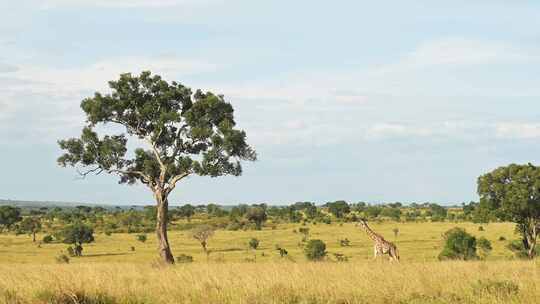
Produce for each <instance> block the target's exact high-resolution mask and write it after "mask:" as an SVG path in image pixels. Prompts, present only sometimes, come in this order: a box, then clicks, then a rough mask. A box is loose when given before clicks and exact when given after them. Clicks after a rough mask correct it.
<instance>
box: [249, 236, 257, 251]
mask: <svg viewBox="0 0 540 304" xmlns="http://www.w3.org/2000/svg"><path fill="white" fill-rule="evenodd" d="M248 245H249V248H251V249H253V250H256V249H257V247H259V240H257V239H256V238H252V239H250V240H249V242H248Z"/></svg>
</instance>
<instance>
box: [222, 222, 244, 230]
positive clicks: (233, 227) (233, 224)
mask: <svg viewBox="0 0 540 304" xmlns="http://www.w3.org/2000/svg"><path fill="white" fill-rule="evenodd" d="M225 229H227V230H229V231H237V230H240V229H242V225H241V224H240V223H238V222H231V223H229V224H228V225H227V227H226V228H225Z"/></svg>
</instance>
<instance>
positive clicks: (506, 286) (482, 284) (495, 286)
mask: <svg viewBox="0 0 540 304" xmlns="http://www.w3.org/2000/svg"><path fill="white" fill-rule="evenodd" d="M472 287H473V293H474V294H475V295H477V296H479V297H481V296H483V295H492V296H493V295H494V296H496V297H497V298H508V297H510V296H515V295H517V294H518V292H519V286H518V285H517V284H516V283H514V282H512V281H493V280H486V281H482V280H480V281H478V282H477V283H476V284H473V286H472Z"/></svg>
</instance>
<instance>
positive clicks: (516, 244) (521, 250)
mask: <svg viewBox="0 0 540 304" xmlns="http://www.w3.org/2000/svg"><path fill="white" fill-rule="evenodd" d="M506 248H507V249H508V250H510V251H512V252H513V253H514V256H515V257H516V258H518V259H527V258H529V252H528V250H527V248H526V245H525V242H523V240H512V241H510V242H508V244H507V245H506ZM535 256H540V252H539V251H536V252H535Z"/></svg>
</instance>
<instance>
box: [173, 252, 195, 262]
mask: <svg viewBox="0 0 540 304" xmlns="http://www.w3.org/2000/svg"><path fill="white" fill-rule="evenodd" d="M176 262H177V263H192V262H193V257H192V256H190V255H187V254H183V253H182V254H180V255H179V256H177V257H176Z"/></svg>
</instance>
